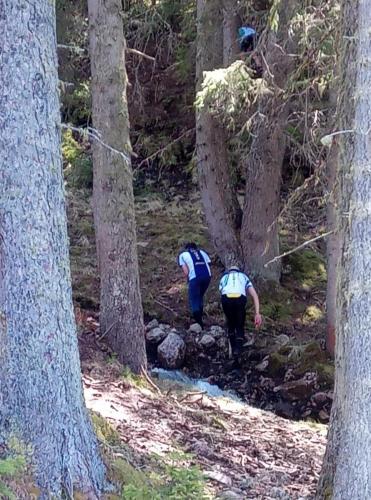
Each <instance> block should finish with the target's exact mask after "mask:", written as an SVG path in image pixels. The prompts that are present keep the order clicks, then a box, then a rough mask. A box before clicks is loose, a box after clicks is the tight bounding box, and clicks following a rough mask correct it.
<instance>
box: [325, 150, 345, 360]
mask: <svg viewBox="0 0 371 500" xmlns="http://www.w3.org/2000/svg"><path fill="white" fill-rule="evenodd" d="M337 163H338V156H337V147H336V144H334V145H333V146H332V147H331V151H330V154H329V157H328V159H327V188H328V192H329V200H328V202H327V229H328V231H334V233H332V234H330V235H329V237H328V239H327V245H326V253H327V290H326V320H327V334H326V348H327V350H328V352H329V353H330V354H331V356H334V355H335V341H336V333H335V332H336V329H335V323H336V313H337V310H336V282H337V276H338V272H339V259H340V253H341V238H340V233H339V221H338V212H337V209H336V204H337V202H338V193H337V191H338V186H337Z"/></svg>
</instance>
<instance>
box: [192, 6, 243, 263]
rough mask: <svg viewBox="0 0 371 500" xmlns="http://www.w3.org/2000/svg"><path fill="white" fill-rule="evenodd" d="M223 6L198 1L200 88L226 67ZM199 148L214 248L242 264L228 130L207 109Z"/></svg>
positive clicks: (199, 118) (199, 126)
mask: <svg viewBox="0 0 371 500" xmlns="http://www.w3.org/2000/svg"><path fill="white" fill-rule="evenodd" d="M222 7H223V6H222V2H221V1H220V0H218V1H215V2H212V3H211V2H208V1H207V0H198V1H197V61H196V78H197V84H196V88H197V89H198V90H199V89H200V88H201V84H202V81H203V72H204V71H210V70H213V69H215V68H220V67H222V66H223V8H222ZM196 151H197V164H198V172H199V184H200V190H201V197H202V201H203V206H204V211H205V217H206V221H207V223H208V227H209V231H210V234H211V238H212V240H213V244H214V247H215V249H216V251H217V253H218V255H219V257H220V258H221V260H222V262H223V264H224V265H225V266H229V265H232V264H239V265H241V263H242V260H241V251H240V243H239V237H238V229H239V227H240V225H241V208H240V206H239V203H238V200H237V196H236V193H235V190H234V187H233V183H232V180H231V176H230V170H229V157H228V148H227V136H226V131H225V129H224V127H223V124H221V123H219V122H218V121H217V120H216V119H215V118H214V117H213V116H212V115H211V114H210V113H209V112H208V110H207V109H205V108H203V109H201V110H198V111H197V112H196Z"/></svg>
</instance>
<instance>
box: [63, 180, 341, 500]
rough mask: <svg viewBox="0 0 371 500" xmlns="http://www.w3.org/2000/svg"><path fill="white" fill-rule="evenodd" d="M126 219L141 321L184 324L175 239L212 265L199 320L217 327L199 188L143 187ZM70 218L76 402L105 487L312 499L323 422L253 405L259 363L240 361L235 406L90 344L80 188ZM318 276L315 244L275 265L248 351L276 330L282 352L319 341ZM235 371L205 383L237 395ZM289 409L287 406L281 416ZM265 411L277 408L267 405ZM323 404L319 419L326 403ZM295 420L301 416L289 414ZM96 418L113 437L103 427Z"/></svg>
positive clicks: (91, 305) (86, 210) (90, 280)
mask: <svg viewBox="0 0 371 500" xmlns="http://www.w3.org/2000/svg"><path fill="white" fill-rule="evenodd" d="M136 215H137V226H138V229H137V234H138V254H139V264H140V272H141V288H142V298H143V306H144V313H145V320H146V322H148V321H149V320H151V319H153V318H156V319H158V320H159V321H160V322H163V323H168V324H170V325H171V326H175V327H178V328H184V329H186V328H188V326H189V324H190V319H189V312H188V303H187V289H186V284H185V282H184V279H183V278H182V275H181V273H180V272H179V269H178V268H177V265H176V257H177V254H178V252H179V250H180V249H181V247H182V244H183V243H184V242H185V241H188V240H195V241H197V242H198V243H199V244H200V245H202V246H203V248H205V249H206V250H207V251H208V252H209V253H210V255H211V258H212V261H213V280H212V284H211V286H210V290H209V291H208V296H207V305H206V308H205V309H206V324H207V325H223V324H224V318H223V314H222V311H221V307H220V300H219V294H218V291H217V281H218V277H219V275H220V273H221V272H222V265H221V263H220V262H219V260H218V258H217V256H216V255H215V253H214V252H213V249H212V247H211V244H210V242H209V239H208V234H207V228H206V226H205V224H204V220H203V215H202V209H201V204H200V200H199V195H198V193H197V192H192V191H191V192H190V191H189V190H187V191H185V192H182V186H175V187H171V186H169V189H167V190H165V191H164V190H162V191H161V192H153V186H152V187H151V188H150V189H149V191H148V192H147V191H146V190H145V189H144V190H143V192H142V193H139V194H137V196H136ZM68 216H69V234H70V240H71V267H72V279H73V290H74V301H75V305H76V317H77V322H78V325H79V343H80V354H81V360H82V368H83V380H84V387H85V397H86V401H87V405H88V407H89V409H90V410H92V411H93V412H94V414H93V415H94V416H93V420H94V422H95V424H96V427H97V433H98V436H100V439H101V441H102V446H103V448H104V449H105V450H106V451H107V461H108V463H109V464H110V465H109V469H110V470H111V473H112V474H113V477H114V478H115V481H117V479H118V478H119V482H121V484H122V485H123V488H124V490H123V491H124V494H123V496H121V497H120V498H127V499H135V500H139V499H140V500H146V499H148V500H152V499H156V498H159V499H160V498H179V499H181V498H184V499H192V498H194V499H202V498H216V497H217V496H218V495H219V497H220V498H231V499H232V498H246V499H262V500H269V499H274V498H280V499H299V498H306V499H309V498H313V494H314V491H315V485H316V482H317V479H318V475H319V472H320V466H321V461H322V456H323V452H324V447H325V434H326V426H325V425H322V424H318V423H315V422H310V421H307V422H303V421H292V420H289V419H283V418H280V417H279V416H278V415H277V414H275V413H274V412H271V411H264V410H263V409H259V408H257V406H260V407H268V405H266V406H265V403H268V404H269V403H270V398H271V397H272V395H273V393H274V389H273V390H272V387H270V389H269V390H268V389H267V390H266V388H265V385H264V384H263V383H262V380H264V381H268V379H267V375H265V374H262V373H261V372H258V371H257V370H256V369H255V368H254V367H255V365H257V363H258V362H260V361H261V359H260V360H258V359H253V360H251V359H249V360H248V367H249V370H248V371H247V372H246V373H247V374H248V377H249V379H248V380H249V382H248V385H249V394H248V395H246V397H243V398H242V399H243V400H244V401H245V403H237V402H235V401H233V400H229V399H225V398H223V399H220V400H219V399H214V398H211V397H207V396H206V395H205V394H200V393H195V391H192V390H191V389H189V388H188V389H187V388H185V387H181V386H179V385H177V384H175V383H173V382H172V383H171V382H164V381H161V382H160V381H157V380H156V382H155V385H154V384H153V383H152V382H149V381H148V380H146V379H145V378H143V377H139V378H138V377H134V376H133V375H130V373H128V372H125V371H124V370H123V367H122V366H120V365H119V364H118V363H117V361H116V357H115V355H114V354H112V353H110V351H109V349H108V348H107V346H106V345H105V344H104V343H102V342H100V341H99V336H100V335H101V333H100V332H99V324H98V321H99V316H98V310H99V293H98V290H99V282H98V279H97V269H96V256H95V243H94V229H93V219H92V210H91V193H90V192H89V191H82V190H80V191H78V192H73V191H69V192H68ZM310 236H311V235H308V237H310ZM283 241H284V245H287V246H290V247H292V246H295V242H293V241H290V240H289V232H287V233H286V234H285V233H284V234H283ZM325 281H326V273H325V269H324V259H323V256H322V253H321V248H320V247H316V248H314V249H311V250H308V251H305V252H304V253H299V254H294V255H293V256H292V257H290V258H288V259H285V260H284V261H283V279H282V282H281V284H280V285H277V286H275V287H272V286H271V287H269V288H266V289H258V291H259V294H260V298H261V304H262V313H263V316H264V320H265V321H264V325H263V328H262V330H261V331H260V332H259V333H253V325H252V323H251V321H249V320H248V321H247V325H246V327H247V333H248V336H249V338H250V337H251V338H253V339H254V349H255V351H256V352H258V353H259V349H260V347H259V345H260V344H259V342H261V345H262V349H263V347H264V348H268V349H270V346H271V345H273V344H274V343H275V342H276V339H277V338H279V337H280V336H282V334H284V335H286V336H287V337H288V338H289V339H290V345H291V346H292V352H294V353H295V354H297V355H298V356H299V357H300V356H301V354H302V352H303V349H305V346H307V345H308V343H310V342H313V341H314V342H315V343H316V344H317V345H318V346H320V345H321V343H322V341H323V338H324V306H323V304H324V297H325ZM302 348H303V349H302ZM319 350H321V348H320V347H319ZM248 351H249V352H252V348H251V347H250V348H249V349H248ZM321 356H322V355H321ZM310 363H311V361H310ZM197 368H198V367H197V366H194V367H192V366H187V372H188V373H189V374H191V375H192V374H194V375H197ZM330 368H331V366H330ZM332 368H333V367H332ZM326 369H327V365H326ZM242 371H243V373H242V374H241V373H240V374H239V375H237V376H234V375H233V370H232V372H231V370H229V371H228V369H227V375H226V376H224V375H223V370H221V371H220V373H219V376H218V377H217V380H216V379H215V376H214V377H213V380H212V381H213V382H216V383H218V384H219V385H220V386H222V387H223V388H225V389H228V388H233V389H234V390H236V392H237V393H239V394H240V390H239V389H240V386H241V385H243V384H245V385H246V377H245V375H246V373H245V372H244V369H243V370H242ZM285 373H286V366H285ZM210 375H212V374H211V373H210ZM263 375H264V376H263ZM198 376H200V375H198ZM202 376H204V377H207V374H205V373H203V374H202ZM284 376H285V375H283V374H281V375H280V377H281V378H280V379H279V380H278V378H277V377H273V378H274V379H275V380H274V383H273V386H274V385H277V384H278V383H282V381H283V380H284ZM251 381H253V382H254V385H252V384H251V383H250V382H251ZM255 388H258V390H257V391H255ZM250 389H253V391H254V392H256V393H257V397H256V398H257V399H256V400H255V401H254V406H251V404H250V403H251V402H252V400H253V398H251V392H252V391H251V390H250ZM321 389H322V388H320V389H317V391H318V390H321ZM328 389H330V390H331V382H330V383H329V384H328V385H327V390H328ZM321 394H323V393H321ZM259 398H260V399H259ZM308 401H309V400H308V398H307V400H306V402H305V404H304V406H303V411H306V409H307V406H306V405H307V402H308ZM327 401H328V399H327ZM296 404H297V403H295V402H294V403H292V404H291V403H289V404H288V405H286V407H288V406H289V407H290V411H291V409H292V408H293V406H292V405H294V406H295V405H296ZM326 404H327V403H326ZM327 405H328V404H327ZM271 408H272V409H275V412H276V413H277V408H274V405H273V406H272V405H271ZM325 409H326V411H325V421H326V418H327V417H328V411H329V408H328V406H327V407H326V408H325ZM98 414H99V415H101V417H103V418H104V419H105V420H103V421H102V420H100V419H99V417H97V415H98ZM282 414H285V412H284V413H282ZM302 414H303V413H302V412H299V418H300V415H302ZM317 414H318V412H317ZM287 416H288V415H287ZM306 416H308V413H307V414H306ZM296 419H298V415H296ZM106 422H109V424H110V425H112V428H113V429H114V431H112V432H111V430H110V428H106ZM107 435H108V437H107ZM117 460H119V461H120V460H121V461H120V465H119V466H117V465H112V464H117ZM223 495H224V496H223ZM110 498H118V497H115V496H111V497H110Z"/></svg>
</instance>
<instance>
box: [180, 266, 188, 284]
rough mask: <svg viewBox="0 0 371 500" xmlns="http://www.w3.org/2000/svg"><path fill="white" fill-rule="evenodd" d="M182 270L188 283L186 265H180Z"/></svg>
mask: <svg viewBox="0 0 371 500" xmlns="http://www.w3.org/2000/svg"><path fill="white" fill-rule="evenodd" d="M182 270H183V274H184V276H185V277H186V278H187V281H188V275H189V269H188V266H187V264H183V265H182Z"/></svg>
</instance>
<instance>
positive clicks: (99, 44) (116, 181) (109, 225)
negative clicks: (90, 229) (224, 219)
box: [88, 0, 146, 372]
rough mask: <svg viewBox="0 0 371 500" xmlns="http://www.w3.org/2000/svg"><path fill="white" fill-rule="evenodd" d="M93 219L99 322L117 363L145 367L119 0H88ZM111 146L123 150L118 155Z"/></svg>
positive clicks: (131, 366)
mask: <svg viewBox="0 0 371 500" xmlns="http://www.w3.org/2000/svg"><path fill="white" fill-rule="evenodd" d="M88 8H89V26H90V59H91V71H92V96H93V125H94V127H95V129H97V130H98V132H99V133H100V135H101V139H102V140H103V141H104V142H105V143H106V144H108V145H109V146H110V147H111V148H114V149H115V150H116V151H112V150H110V149H109V148H107V147H104V146H103V145H102V144H99V143H95V144H94V147H93V162H94V193H93V197H94V221H95V230H96V242H97V254H98V264H99V272H100V282H101V300H100V326H101V331H102V334H104V333H106V334H107V338H108V339H109V342H110V344H111V346H112V348H113V349H114V350H115V351H116V352H117V353H118V355H119V359H120V361H121V362H122V363H125V364H127V365H128V366H130V368H131V369H132V370H133V371H134V372H139V371H140V369H141V367H143V368H145V367H146V352H145V341H144V324H143V310H142V301H141V295H140V288H139V270H138V256H137V239H136V225H135V212H134V196H133V175H132V169H131V162H130V151H131V146H130V138H129V117H128V107H127V101H126V83H127V77H126V69H125V39H124V33H123V26H122V20H121V17H120V9H121V2H120V0H105V1H104V0H89V2H88ZM117 151H121V152H123V154H118V153H117Z"/></svg>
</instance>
